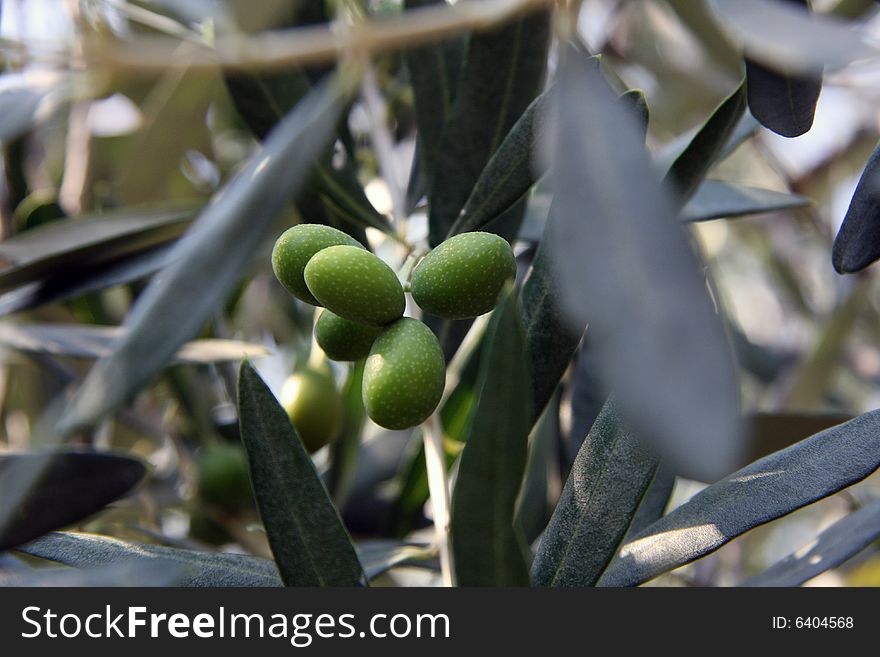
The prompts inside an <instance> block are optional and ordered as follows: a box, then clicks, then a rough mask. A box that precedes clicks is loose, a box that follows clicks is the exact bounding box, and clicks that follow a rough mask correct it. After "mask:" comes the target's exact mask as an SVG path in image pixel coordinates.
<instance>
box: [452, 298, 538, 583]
mask: <svg viewBox="0 0 880 657" xmlns="http://www.w3.org/2000/svg"><path fill="white" fill-rule="evenodd" d="M520 322H521V320H520V313H519V308H518V301H517V296H516V294H515V293H514V292H513V290H512V289H510V290H508V291H507V292H506V293H505V294H504V297H503V299H502V301H501V302H500V303H499V305H498V306H497V307H496V309H495V311H494V313H493V316H492V320H491V323H490V325H489V328H488V331H487V333H486V348H485V350H484V352H483V355H482V358H481V363H480V383H479V385H478V389H479V397H478V399H477V407H476V410H475V413H474V418H473V420H472V422H471V426H470V430H469V432H468V438H467V441H466V442H465V446H464V450H463V451H462V454H461V461H460V464H459V468H458V476H457V479H456V483H455V490H454V492H453V498H452V514H451V529H450V531H451V532H452V547H453V552H454V554H455V569H456V576H457V581H458V583H459V584H460V585H462V586H524V585H527V584H528V579H529V578H528V567H527V565H526V564H527V561H526V551H525V542H524V540H523V536H522V535H521V534H520V532H519V529H518V528H517V527H516V526H515V523H514V510H515V504H516V499H517V496H518V494H519V490H520V486H521V485H522V479H523V475H524V473H525V468H526V458H527V453H528V435H529V427H530V426H531V423H532V422H531V410H530V408H529V405H530V401H529V389H528V376H527V372H526V369H525V368H526V363H525V359H524V358H523V357H522V354H523V338H522V334H521V326H520Z"/></svg>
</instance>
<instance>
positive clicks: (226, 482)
mask: <svg viewBox="0 0 880 657" xmlns="http://www.w3.org/2000/svg"><path fill="white" fill-rule="evenodd" d="M197 468H198V476H199V497H201V499H202V500H203V501H204V502H206V503H208V504H211V505H214V506H217V507H220V508H222V509H224V510H227V511H236V510H240V509H243V508H245V507H247V506H248V505H249V504H250V503H251V499H252V494H251V480H250V475H249V474H248V465H247V455H246V454H245V451H244V448H243V447H241V445H235V444H231V443H228V444H221V445H209V446H207V447H205V448H204V449H203V450H202V451H201V452H200V453H199V455H198V458H197Z"/></svg>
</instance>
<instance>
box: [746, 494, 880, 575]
mask: <svg viewBox="0 0 880 657" xmlns="http://www.w3.org/2000/svg"><path fill="white" fill-rule="evenodd" d="M878 538H880V499H876V500H873V501H872V502H868V503H867V504H865V505H864V506H863V507H862V508H860V509H859V510H858V511H855V512H853V513H851V514H849V515H848V516H846V517H845V518H843V519H842V520H838V521H837V522H835V523H834V524H833V525H831V526H830V527H829V528H828V529H826V530H824V531H823V532H822V533H821V534H819V535H818V536H817V537H816V539H815V540H813V541H811V542H810V543H809V544H808V545H805V546H804V547H803V548H801V549H800V550H798V551H797V552H793V553H792V554H790V555H788V556H787V557H785V558H784V559H782V560H781V561H778V562H776V563H775V564H773V565H772V566H770V567H769V568H768V569H767V570H765V571H764V572H763V573H761V574H760V575H756V576H755V577H752V578H750V579H747V580H746V581H745V582H743V583H742V584H740V586H800V585H801V584H803V583H804V582H806V581H807V580H810V579H813V578H814V577H816V576H817V575H821V574H822V573H824V572H825V571H826V570H831V569H832V568H836V567H837V566H839V565H841V564H842V563H844V562H845V561H846V560H847V559H849V558H851V557H854V556H855V555H857V554H858V553H859V552H861V551H862V550H864V549H865V548H866V547H868V546H869V545H870V544H871V543H873V542H874V541H876V540H877V539H878Z"/></svg>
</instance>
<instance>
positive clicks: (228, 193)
mask: <svg viewBox="0 0 880 657" xmlns="http://www.w3.org/2000/svg"><path fill="white" fill-rule="evenodd" d="M343 94H344V89H343V85H342V84H341V82H340V81H339V80H336V79H333V80H330V81H329V82H328V83H326V84H325V85H324V86H322V87H320V88H318V89H316V90H315V91H313V92H312V93H310V94H309V96H308V97H307V98H306V99H304V100H303V101H302V102H301V103H300V104H299V105H297V107H296V109H295V110H294V111H293V112H292V113H291V114H290V115H289V116H287V117H286V118H285V119H284V121H282V122H281V123H280V124H279V125H278V126H277V128H276V129H275V130H274V131H273V132H272V134H271V135H270V136H269V137H268V138H267V139H266V142H265V145H264V147H263V148H262V149H261V150H260V151H259V152H257V153H255V154H254V155H253V156H252V157H251V159H250V160H249V161H248V163H247V165H246V166H245V167H244V168H243V169H242V170H241V171H239V173H238V174H237V175H236V176H235V177H234V178H233V179H232V180H231V181H230V182H229V183H228V184H227V185H226V186H225V187H224V188H223V190H222V191H221V193H220V194H219V195H218V196H217V197H216V198H215V199H214V201H213V202H212V203H211V205H209V206H208V207H207V208H206V209H205V210H204V211H203V212H202V213H201V214H200V215H199V218H198V220H197V221H196V223H195V224H193V226H192V228H191V229H190V231H189V233H188V234H187V236H186V237H185V238H184V239H182V240H181V241H180V242H178V243H177V244H176V245H175V247H174V252H173V253H172V254H171V257H172V259H174V262H173V263H172V264H171V265H170V266H169V267H168V268H166V269H165V270H164V272H163V274H162V276H160V277H157V278H156V279H154V280H153V281H151V282H150V284H149V285H148V286H147V288H146V290H144V292H143V293H142V294H141V296H140V297H138V300H137V301H136V302H135V305H134V307H133V309H132V310H131V312H130V313H129V314H128V316H127V317H126V319H125V323H124V325H125V327H126V328H127V329H128V332H127V333H126V334H125V336H124V337H123V338H121V339H120V340H119V341H118V342H117V343H115V345H114V351H113V353H112V354H111V355H110V356H108V357H106V358H102V359H101V360H100V361H98V363H97V364H96V365H95V366H94V367H93V368H92V371H91V372H90V373H89V375H88V377H87V378H86V380H85V382H84V383H83V385H82V387H81V388H80V389H79V392H78V394H77V396H76V397H75V399H74V400H73V402H72V404H71V406H70V407H69V408H68V409H67V411H66V412H65V414H64V416H63V417H62V419H61V422H60V429H61V430H62V432H67V431H70V430H72V429H74V428H77V427H81V426H85V425H89V424H91V423H93V422H95V421H96V420H97V419H98V418H100V417H101V416H102V415H104V414H105V413H107V412H109V411H111V410H112V409H114V408H116V407H117V406H118V405H120V404H122V403H123V402H124V401H125V400H126V399H128V398H129V397H130V396H131V395H132V394H133V393H134V392H136V391H137V390H138V389H139V388H141V387H142V386H143V385H145V384H146V383H147V382H148V381H149V380H150V379H151V378H152V377H153V376H154V375H155V374H156V373H157V372H158V371H159V370H160V369H161V368H162V367H163V366H164V365H165V364H167V362H168V361H169V360H170V359H171V358H172V357H173V355H174V353H175V352H176V351H177V349H178V348H179V347H180V345H181V344H183V342H185V341H186V340H188V339H190V338H191V337H193V336H194V335H195V334H196V333H197V332H198V331H199V329H200V328H201V327H202V325H203V324H204V323H205V321H206V320H207V319H208V318H209V317H210V316H211V314H212V313H213V312H215V311H216V309H217V307H218V306H219V304H221V303H222V302H223V300H224V298H225V297H226V295H227V294H228V293H229V291H230V290H231V289H232V287H233V286H234V285H235V283H236V282H237V281H238V279H239V278H240V277H241V276H242V274H243V273H244V269H245V267H246V266H247V264H248V263H249V261H250V258H251V257H252V256H253V254H254V252H255V250H256V249H257V247H258V246H259V244H260V243H261V242H262V241H263V239H264V238H265V237H266V233H267V232H268V230H269V229H270V227H271V226H272V224H273V222H274V220H275V218H276V216H277V214H278V212H279V211H280V209H281V208H282V207H283V205H284V203H285V202H286V201H287V200H288V199H289V198H290V197H291V196H292V195H294V194H295V193H296V191H297V190H298V188H299V186H300V185H301V184H302V182H303V180H304V177H305V175H306V174H307V172H308V170H309V168H310V166H311V163H312V161H313V159H314V158H315V157H316V156H317V154H318V153H320V152H321V150H322V149H323V148H324V147H325V146H326V143H327V140H328V139H329V138H330V136H331V134H332V131H333V129H334V126H335V125H336V118H337V116H338V113H339V111H340V108H341V106H342V102H343Z"/></svg>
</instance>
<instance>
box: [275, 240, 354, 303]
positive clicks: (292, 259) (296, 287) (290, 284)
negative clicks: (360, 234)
mask: <svg viewBox="0 0 880 657" xmlns="http://www.w3.org/2000/svg"><path fill="white" fill-rule="evenodd" d="M340 244H345V245H347V246H352V247H356V248H360V249H363V248H364V247H363V246H362V245H361V243H360V242H358V241H357V240H356V239H354V238H353V237H351V236H350V235H346V234H345V233H343V232H342V231H341V230H336V229H335V228H331V227H330V226H322V225H321V224H298V225H296V226H293V227H292V228H288V229H287V230H285V231H284V232H283V233H281V237H279V238H278V240H277V241H276V242H275V247H274V248H273V249H272V271H274V272H275V277H276V278H277V279H278V280H279V282H280V283H281V284H282V285H283V286H284V287H285V288H286V289H287V291H288V292H290V293H291V294H292V295H293V296H295V297H296V298H297V299H299V300H300V301H305V302H306V303H310V304H312V305H313V306H318V305H320V304H319V303H318V300H317V299H315V297H314V296H313V295H312V293H311V292H309V288H308V286H307V285H306V282H305V280H304V279H303V270H304V269H305V267H306V264H307V263H308V261H309V260H311V259H312V256H313V255H315V254H316V253H318V252H319V251H321V250H323V249H326V248H327V247H329V246H338V245H340Z"/></svg>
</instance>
